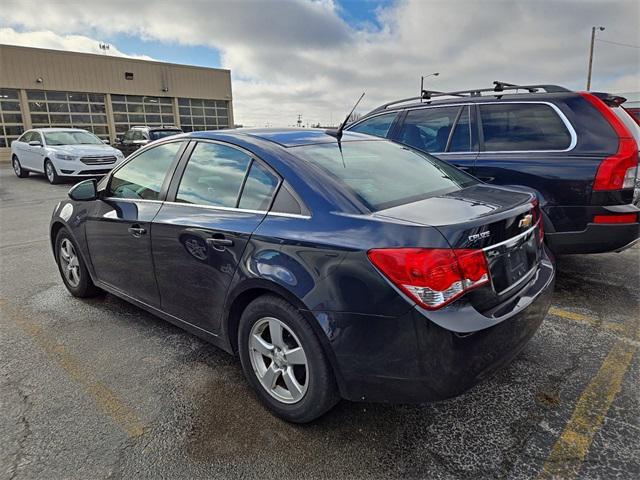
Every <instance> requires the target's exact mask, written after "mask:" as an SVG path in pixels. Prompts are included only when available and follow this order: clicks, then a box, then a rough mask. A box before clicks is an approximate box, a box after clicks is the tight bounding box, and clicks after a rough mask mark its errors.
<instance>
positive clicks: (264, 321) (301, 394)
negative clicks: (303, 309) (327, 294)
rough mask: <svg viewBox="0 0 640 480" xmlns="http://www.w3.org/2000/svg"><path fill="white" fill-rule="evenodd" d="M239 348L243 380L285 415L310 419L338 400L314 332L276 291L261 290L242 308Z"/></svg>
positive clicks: (290, 418) (289, 418)
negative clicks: (268, 293)
mask: <svg viewBox="0 0 640 480" xmlns="http://www.w3.org/2000/svg"><path fill="white" fill-rule="evenodd" d="M238 350H239V353H240V361H241V362H242V369H243V371H244V374H245V376H246V377H247V380H248V381H249V383H250V384H251V386H252V387H253V388H254V390H255V391H256V392H257V394H258V396H259V397H260V399H261V400H262V402H263V403H265V404H266V406H267V407H268V408H269V409H270V410H271V411H272V412H274V413H275V414H276V415H277V416H279V417H281V418H283V419H284V420H287V421H290V422H296V423H306V422H310V421H312V420H314V419H316V418H318V417H319V416H321V415H322V414H323V413H325V412H326V411H327V410H329V409H330V408H331V407H333V406H334V405H335V404H336V403H337V402H338V400H339V396H338V389H337V386H336V382H335V378H334V375H333V371H332V369H331V365H330V364H329V362H328V360H327V358H326V356H325V354H324V352H323V350H322V346H321V345H320V341H319V340H318V338H317V336H316V334H315V333H314V332H313V330H312V328H311V326H310V325H309V323H308V322H307V320H306V319H305V318H304V317H303V316H302V315H301V314H300V312H299V311H298V310H297V309H296V308H295V307H293V306H292V305H291V304H289V303H288V302H286V301H285V300H283V299H282V298H280V297H276V296H272V295H265V296H262V297H259V298H257V299H256V300H254V301H253V302H251V303H250V304H249V305H248V306H247V308H246V309H245V311H244V312H243V314H242V317H241V319H240V326H239V329H238Z"/></svg>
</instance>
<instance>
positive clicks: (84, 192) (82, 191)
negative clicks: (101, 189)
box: [68, 178, 98, 202]
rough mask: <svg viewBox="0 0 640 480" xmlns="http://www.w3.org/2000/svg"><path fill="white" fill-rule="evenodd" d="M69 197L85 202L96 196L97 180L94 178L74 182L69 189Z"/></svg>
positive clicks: (94, 198)
mask: <svg viewBox="0 0 640 480" xmlns="http://www.w3.org/2000/svg"><path fill="white" fill-rule="evenodd" d="M68 195H69V198H70V199H71V200H76V201H78V202H87V201H90V200H96V199H97V198H98V182H97V181H96V179H95V178H90V179H89V180H84V181H82V182H80V183H76V184H75V185H74V186H73V187H71V190H69V194H68Z"/></svg>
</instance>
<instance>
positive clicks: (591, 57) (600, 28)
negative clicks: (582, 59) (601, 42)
mask: <svg viewBox="0 0 640 480" xmlns="http://www.w3.org/2000/svg"><path fill="white" fill-rule="evenodd" d="M596 28H597V29H598V30H600V31H601V32H603V31H604V27H591V48H589V73H588V74H587V92H588V91H590V90H591V71H592V70H593V47H594V44H595V43H596Z"/></svg>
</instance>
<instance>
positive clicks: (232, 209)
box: [162, 201, 311, 220]
mask: <svg viewBox="0 0 640 480" xmlns="http://www.w3.org/2000/svg"><path fill="white" fill-rule="evenodd" d="M162 203H165V204H167V205H177V206H181V207H196V208H204V209H205V210H219V211H223V212H240V213H252V214H259V215H271V216H275V217H291V218H301V219H307V220H308V219H310V218H311V216H309V215H299V214H297V213H280V212H271V211H267V210H252V209H249V208H236V207H219V206H215V205H202V204H200V203H186V202H168V201H165V202H162Z"/></svg>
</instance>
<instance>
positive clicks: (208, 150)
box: [176, 142, 251, 207]
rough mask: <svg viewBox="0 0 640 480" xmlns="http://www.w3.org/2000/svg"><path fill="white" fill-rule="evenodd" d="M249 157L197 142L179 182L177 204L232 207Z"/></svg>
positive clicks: (227, 148) (210, 144)
mask: <svg viewBox="0 0 640 480" xmlns="http://www.w3.org/2000/svg"><path fill="white" fill-rule="evenodd" d="M249 163H251V157H250V156H249V155H247V154H246V153H244V152H242V151H240V150H238V149H235V148H232V147H228V146H226V145H220V144H217V143H204V142H201V143H198V144H197V145H196V148H195V149H194V150H193V153H192V154H191V158H190V159H189V163H187V167H186V169H185V171H184V174H183V175H182V179H181V180H180V186H179V187H178V193H177V195H176V201H177V202H183V203H194V204H199V205H210V206H215V207H235V206H236V203H237V201H238V194H239V193H240V188H241V187H242V182H243V180H244V177H245V175H246V174H247V168H248V167H249Z"/></svg>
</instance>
